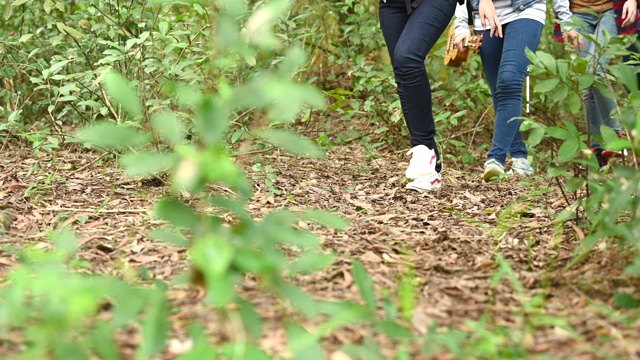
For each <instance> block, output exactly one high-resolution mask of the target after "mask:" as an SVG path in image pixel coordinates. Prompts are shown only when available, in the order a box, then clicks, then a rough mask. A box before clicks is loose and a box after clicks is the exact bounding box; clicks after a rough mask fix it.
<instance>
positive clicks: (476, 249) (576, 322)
mask: <svg viewBox="0 0 640 360" xmlns="http://www.w3.org/2000/svg"><path fill="white" fill-rule="evenodd" d="M327 155H328V156H327V158H326V159H322V160H309V159H300V158H297V157H293V156H289V155H286V154H283V153H279V152H273V153H262V154H258V155H256V156H259V157H260V159H261V163H262V165H263V167H266V166H271V167H272V169H273V172H274V173H275V174H276V175H277V179H276V180H275V181H274V184H273V188H270V187H269V186H266V184H265V181H264V179H265V174H264V172H256V171H253V170H252V169H251V166H247V167H246V171H247V173H248V174H249V176H250V177H251V179H253V181H254V184H255V194H254V197H253V200H252V202H251V203H250V205H249V207H250V210H251V211H252V212H253V213H254V214H255V215H256V216H258V217H259V216H261V215H263V214H265V213H267V212H269V211H271V210H274V209H278V208H282V207H287V208H293V209H296V208H308V207H314V208H320V209H327V210H332V211H335V212H337V213H339V214H341V215H342V216H344V217H345V218H346V219H348V220H349V221H350V223H351V226H350V227H349V228H348V230H346V231H345V232H336V231H331V230H318V231H317V233H318V235H319V236H320V238H321V240H322V243H323V246H324V247H325V248H326V249H330V250H332V251H333V252H335V254H336V255H337V260H336V261H335V263H334V264H333V265H332V266H330V267H329V268H327V269H326V270H325V271H322V272H319V273H314V274H313V275H309V276H301V277H298V278H296V279H295V281H296V283H297V284H298V285H300V286H302V287H303V288H304V289H305V290H307V291H309V292H310V293H312V294H314V295H315V296H317V297H318V298H322V299H351V300H355V301H360V300H359V299H360V297H359V294H358V289H357V286H356V285H355V283H354V279H353V277H352V275H351V264H352V261H353V260H354V259H357V260H359V261H360V262H362V263H363V264H364V265H365V267H366V268H367V270H368V272H369V274H370V275H371V276H372V278H373V281H374V284H375V287H376V289H377V290H378V293H382V292H381V289H383V288H386V289H390V291H391V293H392V294H393V293H394V292H395V290H396V289H397V286H398V283H399V279H401V278H402V277H403V276H405V275H406V274H407V273H408V272H409V271H414V273H415V277H416V279H417V280H416V286H417V289H418V293H419V299H417V303H416V307H415V311H414V315H413V320H412V324H411V325H412V328H413V329H414V331H415V333H416V334H417V335H423V334H425V333H427V331H428V330H427V329H428V327H431V326H435V327H436V328H437V329H439V330H440V331H444V329H457V330H461V331H463V332H468V333H473V332H474V331H476V332H480V331H482V329H484V330H485V331H488V333H489V334H490V336H489V337H488V338H490V339H493V340H491V341H493V342H494V343H493V344H491V346H514V345H515V346H520V347H522V348H524V349H525V350H526V351H527V352H528V354H529V357H540V358H570V359H605V358H629V359H635V358H639V357H640V321H638V320H637V319H638V311H625V310H619V309H615V306H614V302H613V300H612V298H613V295H614V294H616V293H620V292H623V293H625V292H626V293H631V294H634V295H635V296H636V297H637V295H638V293H639V292H640V282H639V281H638V279H631V278H628V277H625V276H624V275H623V274H622V270H623V268H624V264H625V263H626V261H628V259H626V258H625V257H624V255H622V254H621V255H616V254H620V253H619V252H617V251H615V250H614V251H610V250H611V249H608V248H607V247H608V246H614V245H611V244H608V245H607V244H603V245H602V246H601V247H599V248H597V249H596V250H595V251H594V252H592V253H591V255H590V256H588V257H587V258H586V259H585V260H584V261H582V262H579V263H578V264H576V265H574V266H572V267H570V268H567V264H569V262H571V260H572V259H573V255H574V251H575V249H576V247H577V246H578V244H580V241H581V239H582V238H584V233H583V231H582V230H581V229H579V228H578V227H577V226H575V225H574V224H573V223H567V224H564V225H562V226H557V225H555V224H554V222H553V216H554V214H556V213H557V212H559V211H561V210H563V209H564V208H566V206H567V203H566V200H565V198H564V196H563V194H562V193H561V191H560V190H559V189H558V187H557V186H556V185H555V184H554V183H552V182H550V180H549V179H548V178H546V177H545V176H539V177H533V178H528V179H522V178H516V177H514V178H509V179H507V180H505V181H495V182H492V183H490V184H483V183H481V182H480V165H477V164H476V165H473V166H467V165H462V164H461V163H460V164H451V163H450V162H447V163H445V166H444V172H443V180H444V186H443V188H442V189H441V190H440V191H437V192H433V193H428V194H419V193H417V192H413V191H410V190H406V189H404V184H405V179H404V177H403V174H404V169H405V167H406V166H407V164H408V158H407V157H406V156H405V155H404V153H403V152H400V151H398V150H394V151H391V150H389V149H388V148H382V149H378V150H376V151H375V152H374V153H373V154H367V151H365V149H364V147H363V146H362V145H361V144H358V143H356V142H352V143H350V144H348V145H342V146H335V147H331V148H329V149H328V151H327ZM1 156H2V161H0V207H4V208H10V209H12V210H13V212H14V213H15V215H16V218H15V220H14V221H13V222H12V223H11V224H10V227H9V228H8V230H7V231H6V232H5V233H4V234H3V235H0V274H6V272H7V271H9V270H10V269H11V268H12V267H14V266H15V265H16V264H17V262H18V260H17V258H16V256H15V255H13V254H11V253H10V252H5V251H3V250H2V247H4V246H7V245H9V244H11V245H13V246H15V245H16V244H19V245H20V246H26V244H32V245H35V246H38V247H40V248H44V249H46V248H48V247H50V246H51V245H50V244H49V243H48V239H47V230H51V229H57V228H59V227H61V226H63V225H68V226H70V227H72V228H73V229H74V231H75V232H76V233H77V235H78V237H79V239H80V240H81V244H82V245H81V249H80V250H81V251H80V253H79V256H80V257H82V258H83V259H86V260H88V261H89V262H90V264H91V271H92V272H93V273H96V274H109V275H116V276H120V275H122V274H123V272H124V271H126V269H128V268H142V267H144V268H146V269H148V271H149V273H148V276H151V277H152V278H155V279H162V280H168V279H170V278H172V277H174V276H176V275H179V274H181V273H184V272H185V271H187V270H188V269H189V263H188V261H187V258H186V254H185V251H183V250H178V249H176V248H173V247H171V246H169V245H166V244H158V243H154V242H151V241H150V240H149V237H148V235H147V234H148V231H149V230H150V229H151V228H152V227H153V226H155V225H156V224H157V223H158V222H157V221H156V220H153V219H152V218H151V217H150V215H149V209H150V208H151V206H152V204H153V203H154V201H156V200H158V199H159V198H160V197H161V196H162V195H163V194H164V192H165V191H166V190H165V188H164V187H163V184H162V181H157V180H145V181H141V180H136V179H128V178H126V177H125V176H124V174H123V173H122V172H121V171H119V170H118V169H117V167H116V166H114V163H113V161H114V160H112V159H111V158H110V157H109V156H106V157H100V155H99V154H92V153H87V152H86V151H81V150H80V149H78V148H77V147H75V146H74V147H69V148H66V149H63V150H57V151H55V152H54V153H47V152H40V153H39V155H37V156H36V157H34V155H33V152H32V151H30V150H29V149H25V148H21V147H18V146H15V147H11V146H9V147H8V149H5V151H3V152H2V155H1ZM110 159H111V160H110ZM274 189H276V190H277V193H276V192H274V191H273V190H274ZM496 255H500V256H502V257H503V258H504V259H506V260H508V263H509V264H510V265H511V267H512V269H513V273H514V274H515V276H516V277H517V284H519V285H521V287H522V288H521V289H520V290H518V285H516V286H514V285H513V283H510V282H509V281H508V280H507V279H505V280H504V281H500V282H499V283H498V284H494V283H493V282H492V278H493V277H494V276H495V275H496V272H497V271H498V269H499V268H500V267H499V264H498V261H497V256H496ZM411 269H412V270H411ZM252 285H253V284H251V283H250V281H249V280H247V283H244V284H243V288H242V291H243V292H244V293H246V294H247V295H249V298H252V299H254V301H255V303H256V304H257V305H258V308H259V311H260V313H261V315H262V316H263V318H264V319H265V325H266V327H267V328H268V329H269V331H265V336H264V338H263V339H261V340H260V343H261V345H262V347H263V348H264V349H266V350H268V351H269V352H271V353H272V354H284V353H285V348H286V340H285V339H286V337H285V335H286V334H285V332H284V330H283V326H282V320H283V315H282V313H281V312H280V311H278V310H274V306H272V305H273V304H272V303H271V302H270V300H269V299H264V302H263V303H262V301H263V300H262V299H261V298H260V296H261V295H259V293H257V290H256V288H255V287H254V286H252ZM169 294H170V297H171V301H172V305H173V306H174V308H175V309H177V310H176V311H175V313H173V314H172V326H171V328H172V342H171V343H170V346H169V350H168V351H167V352H166V354H165V357H166V358H174V357H175V355H176V354H175V353H176V352H179V350H176V348H179V347H180V346H178V345H176V344H180V343H181V341H184V340H185V337H186V330H185V327H186V326H185V324H186V323H188V322H189V320H191V319H195V318H197V319H199V320H201V321H202V322H203V323H205V324H210V325H209V326H211V327H212V329H211V331H212V333H217V334H218V335H219V336H220V337H221V338H224V337H225V336H226V337H230V336H233V335H232V334H226V335H225V334H224V332H225V331H227V332H228V331H230V330H229V329H224V328H216V326H217V325H216V324H217V322H216V321H215V318H216V315H215V314H214V312H213V311H211V309H210V308H207V307H206V306H205V305H204V303H203V301H202V294H201V292H200V291H198V290H196V289H192V288H187V287H184V286H182V287H172V288H171V290H170V292H169ZM540 299H543V300H542V301H539V300H540ZM633 319H635V320H633ZM209 320H210V321H209ZM479 329H480V330H479ZM371 331H372V330H371V329H367V328H361V327H356V326H353V327H348V328H346V329H343V330H340V331H338V332H337V333H335V334H334V335H332V336H331V337H329V338H327V339H325V342H324V345H325V349H326V356H327V358H331V359H345V357H344V354H343V353H341V352H339V351H338V349H339V347H340V344H343V343H348V342H358V341H360V340H361V339H363V338H364V337H366V336H369V335H370V334H371ZM485 335H486V334H485ZM427 336H428V335H427ZM470 339H471V341H476V342H477V344H476V345H478V346H489V344H488V343H483V341H484V342H487V341H489V340H487V337H486V336H485V337H483V336H478V337H477V338H474V337H471V338H470ZM474 339H476V340H474ZM120 340H121V342H122V347H123V349H125V351H124V352H125V353H127V351H126V349H127V348H129V349H133V348H134V347H135V346H136V342H137V341H138V339H137V338H136V337H135V336H131V337H126V338H123V339H120ZM514 342H515V344H514ZM466 344H467V345H469V344H470V343H469V342H466ZM174 345H176V346H174ZM1 351H2V347H1V346H0V355H1ZM383 351H384V352H385V354H387V355H388V356H391V354H392V353H393V351H394V349H393V348H389V347H384V346H383ZM0 357H3V358H4V356H0ZM420 358H424V359H431V358H433V359H448V358H454V355H453V354H452V353H451V352H447V351H443V352H438V353H436V354H434V355H430V356H421V357H420Z"/></svg>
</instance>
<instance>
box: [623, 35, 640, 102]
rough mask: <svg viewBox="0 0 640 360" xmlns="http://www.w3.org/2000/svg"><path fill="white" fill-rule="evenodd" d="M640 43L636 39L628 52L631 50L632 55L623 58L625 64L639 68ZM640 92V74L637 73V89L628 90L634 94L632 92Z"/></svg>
mask: <svg viewBox="0 0 640 360" xmlns="http://www.w3.org/2000/svg"><path fill="white" fill-rule="evenodd" d="M639 43H640V39H638V38H636V41H634V42H633V43H632V44H631V45H630V46H629V48H628V49H627V50H629V52H630V54H629V55H625V56H623V57H622V60H623V61H624V62H625V63H629V64H630V65H631V66H636V67H637V66H638V65H639V64H638V60H639V59H638V57H639V56H640V46H638V45H639ZM638 90H640V72H638V73H636V88H635V89H629V88H627V91H628V92H632V91H638Z"/></svg>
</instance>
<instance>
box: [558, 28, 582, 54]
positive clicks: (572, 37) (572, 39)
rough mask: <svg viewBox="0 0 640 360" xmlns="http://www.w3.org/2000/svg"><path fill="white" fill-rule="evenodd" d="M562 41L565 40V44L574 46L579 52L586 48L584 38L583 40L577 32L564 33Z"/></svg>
mask: <svg viewBox="0 0 640 360" xmlns="http://www.w3.org/2000/svg"><path fill="white" fill-rule="evenodd" d="M562 40H564V42H565V43H571V45H573V47H574V48H576V49H577V50H578V51H582V49H583V48H584V38H582V36H580V34H578V32H577V31H575V30H569V31H567V32H563V33H562Z"/></svg>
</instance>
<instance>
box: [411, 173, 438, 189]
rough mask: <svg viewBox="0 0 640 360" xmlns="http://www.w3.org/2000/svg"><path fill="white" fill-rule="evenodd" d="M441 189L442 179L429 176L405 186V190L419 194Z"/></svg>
mask: <svg viewBox="0 0 640 360" xmlns="http://www.w3.org/2000/svg"><path fill="white" fill-rule="evenodd" d="M441 187H442V178H441V177H440V176H429V177H426V178H419V179H415V180H414V181H412V182H410V183H408V184H407V186H405V188H406V189H411V190H416V191H419V192H427V191H436V190H440V188H441Z"/></svg>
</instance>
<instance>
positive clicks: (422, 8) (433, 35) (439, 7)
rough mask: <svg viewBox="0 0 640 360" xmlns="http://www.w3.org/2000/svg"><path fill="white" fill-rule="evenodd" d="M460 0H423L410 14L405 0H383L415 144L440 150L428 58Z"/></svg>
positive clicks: (404, 109) (385, 29)
mask: <svg viewBox="0 0 640 360" xmlns="http://www.w3.org/2000/svg"><path fill="white" fill-rule="evenodd" d="M455 8H456V0H423V1H422V3H420V5H418V7H417V8H416V9H415V10H414V11H413V12H412V13H411V15H407V8H406V6H405V1H404V0H387V2H386V3H385V2H383V1H380V28H381V29H382V34H383V36H384V40H385V42H386V43H387V49H388V50H389V55H390V57H391V64H392V65H393V72H394V74H395V78H396V83H397V85H398V95H399V96H400V104H401V105H402V112H403V114H404V119H405V122H406V124H407V128H408V129H409V134H410V135H411V146H418V145H425V146H427V147H428V148H430V149H432V150H434V151H435V152H436V156H437V157H438V165H437V166H436V171H438V172H440V170H441V167H442V164H441V162H440V161H439V160H440V153H439V151H438V147H437V145H436V140H435V136H436V126H435V123H434V121H433V109H432V100H431V85H430V84H429V77H428V75H427V71H426V69H425V65H424V61H425V59H426V57H427V54H428V53H429V51H431V48H432V47H433V46H434V45H435V43H436V41H438V38H439V37H440V35H442V33H443V32H444V30H445V29H446V28H447V25H449V21H451V18H452V17H453V13H454V11H455Z"/></svg>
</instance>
